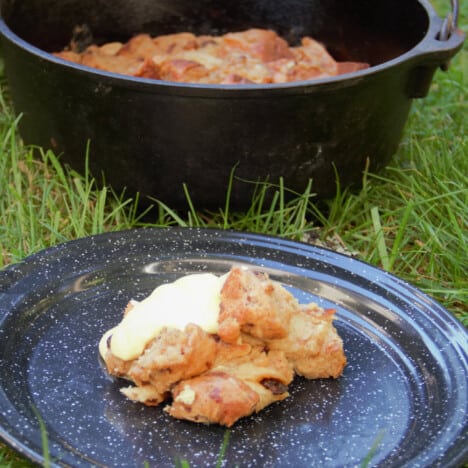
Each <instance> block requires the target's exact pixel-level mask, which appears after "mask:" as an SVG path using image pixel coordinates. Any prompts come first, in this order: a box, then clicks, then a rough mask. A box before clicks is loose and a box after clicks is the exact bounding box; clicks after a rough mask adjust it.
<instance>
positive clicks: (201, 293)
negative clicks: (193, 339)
mask: <svg viewBox="0 0 468 468" xmlns="http://www.w3.org/2000/svg"><path fill="white" fill-rule="evenodd" d="M226 277H227V275H223V276H221V277H219V276H216V275H214V274H212V273H199V274H192V275H187V276H184V277H182V278H179V279H178V280H176V281H174V282H173V283H169V284H163V285H161V286H159V287H157V288H156V289H155V290H154V291H153V292H152V293H151V295H150V296H148V297H147V298H146V299H144V300H143V301H141V302H136V301H134V302H133V308H132V309H131V310H130V311H129V312H128V313H127V315H126V316H125V317H124V318H123V320H122V321H121V322H120V323H119V324H118V325H117V326H116V327H114V328H112V329H110V330H108V331H107V332H106V333H105V334H104V335H103V337H102V338H101V341H100V342H99V352H100V353H101V356H103V357H104V355H105V353H106V352H107V340H108V338H109V336H111V335H112V340H111V343H110V349H111V351H112V354H113V355H114V356H116V357H118V358H120V359H123V360H125V361H129V360H131V359H135V358H137V357H138V356H140V355H141V353H142V352H143V350H144V349H145V347H146V345H147V344H148V343H149V342H150V341H151V340H152V339H154V338H155V337H156V336H157V335H158V334H159V332H160V331H161V330H162V329H163V328H164V327H168V328H177V329H179V330H184V328H185V327H186V325H188V324H189V323H193V324H195V325H198V326H199V327H200V328H202V329H203V330H205V331H206V332H208V333H217V331H218V316H219V305H220V299H221V295H220V293H221V288H222V286H223V284H224V281H225V280H226Z"/></svg>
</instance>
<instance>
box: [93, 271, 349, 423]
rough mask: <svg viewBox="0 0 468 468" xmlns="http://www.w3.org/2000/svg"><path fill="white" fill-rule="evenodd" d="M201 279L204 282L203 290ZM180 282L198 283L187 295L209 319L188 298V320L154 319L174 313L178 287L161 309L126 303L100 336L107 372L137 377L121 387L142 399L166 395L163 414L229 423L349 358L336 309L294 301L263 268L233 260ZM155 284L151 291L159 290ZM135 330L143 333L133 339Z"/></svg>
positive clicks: (328, 374) (153, 401)
mask: <svg viewBox="0 0 468 468" xmlns="http://www.w3.org/2000/svg"><path fill="white" fill-rule="evenodd" d="M202 279H203V281H205V280H206V281H205V282H206V284H208V283H209V288H205V289H204V287H201V284H202V283H201V282H200V280H202ZM183 281H185V283H187V284H189V282H190V281H193V282H194V284H195V283H197V282H198V283H197V285H196V287H192V288H191V292H190V294H198V295H199V296H201V295H205V297H204V298H202V299H201V301H200V303H201V304H202V306H201V307H208V308H211V309H212V310H211V312H210V314H211V316H210V320H207V318H206V317H201V315H202V314H203V310H201V309H200V308H199V309H198V310H194V311H193V312H194V313H193V314H191V313H190V312H191V309H192V304H195V300H194V299H193V298H189V300H188V301H187V304H188V306H186V307H187V309H188V311H185V312H187V313H186V314H185V319H184V320H185V323H184V320H179V321H177V320H175V321H174V319H173V320H172V323H169V324H168V325H165V324H164V320H159V322H158V321H157V320H155V318H154V317H159V319H160V318H161V315H164V316H168V317H169V316H171V315H174V316H175V315H177V314H176V312H175V310H174V311H172V312H173V314H171V310H170V309H171V305H172V302H171V301H170V298H171V297H174V309H175V308H176V306H177V305H178V307H179V309H180V307H182V305H180V304H177V301H178V300H180V292H179V293H178V292H177V291H175V290H174V291H172V292H171V293H173V294H176V295H178V297H177V298H176V296H167V297H166V298H165V302H164V304H165V306H164V307H165V308H166V309H167V308H169V311H168V310H162V309H161V304H162V303H161V302H160V304H159V307H158V304H157V303H155V304H154V307H153V304H150V303H147V304H146V305H145V306H144V307H143V306H141V304H143V302H144V301H143V302H142V303H136V302H130V303H129V305H128V306H127V309H126V311H125V312H124V319H123V320H122V322H121V324H119V325H118V326H117V327H115V328H113V329H111V330H109V331H108V332H106V333H105V334H104V336H103V337H102V339H101V342H100V346H99V347H100V353H101V356H102V358H103V360H104V362H105V364H106V368H107V371H108V372H109V374H111V375H113V376H116V377H122V378H124V379H128V380H130V381H131V382H132V383H133V385H131V386H129V387H125V388H122V389H121V392H122V393H123V394H124V395H125V396H126V397H127V398H129V399H131V400H133V401H136V402H140V403H143V404H145V405H159V404H160V403H162V402H164V401H167V402H168V403H169V404H168V405H167V406H166V407H165V411H166V412H167V413H169V414H170V415H171V416H173V417H175V418H179V419H185V420H189V421H194V422H200V423H205V424H212V423H216V424H221V425H224V426H227V427H230V426H232V425H233V424H234V423H235V422H236V421H237V420H239V419H240V418H242V417H245V416H248V415H251V414H253V413H256V412H258V411H260V410H262V409H263V408H265V407H266V406H268V405H270V404H272V403H274V402H277V401H280V400H283V399H285V398H286V397H287V396H288V395H289V394H288V385H289V384H290V383H291V382H292V380H293V378H294V375H295V374H299V375H302V376H304V377H306V378H308V379H316V378H337V377H339V376H340V375H341V374H342V372H343V369H344V367H345V365H346V357H345V354H344V351H343V342H342V340H341V338H340V337H339V336H338V333H337V331H336V329H335V327H334V326H333V319H334V315H335V311H334V310H332V309H323V308H320V307H318V306H317V305H316V304H314V303H311V304H299V303H298V301H297V300H296V299H295V297H294V296H293V295H292V294H291V293H289V292H288V291H287V290H286V289H285V288H284V287H282V286H281V285H280V284H279V283H278V282H275V281H272V280H271V279H270V278H269V277H268V275H267V274H265V273H258V272H254V271H251V270H249V269H245V268H239V267H233V268H232V269H231V270H230V272H229V273H228V274H227V275H224V276H223V277H220V278H218V277H214V275H212V277H207V276H206V274H205V277H204V278H201V275H190V276H188V277H185V278H184V280H183ZM174 284H175V283H174ZM157 291H158V290H155V292H154V293H153V295H155V296H158V297H161V294H159V295H158V293H157ZM208 296H210V297H208ZM204 304H208V305H207V306H205V305H204ZM193 308H194V309H196V307H195V305H194V307H193ZM214 313H216V314H217V315H216V317H215V316H214V315H213V314H214ZM132 314H134V315H133V316H132ZM213 317H214V318H215V319H216V320H215V323H213V320H214V318H213ZM145 318H147V322H148V326H145ZM168 321H169V322H170V320H168ZM156 322H157V323H158V325H157V326H155V325H154V324H155V323H156ZM129 323H130V324H132V323H133V326H135V324H137V325H138V326H140V327H141V329H140V330H136V328H137V326H135V328H134V329H131V327H129V326H128V324H129ZM125 327H127V328H125ZM151 327H153V331H152V332H151V331H149V330H150V329H151ZM135 330H136V331H135ZM135 337H137V338H141V339H140V341H139V342H138V343H137V341H138V340H135ZM114 338H115V341H116V343H113V340H114ZM117 338H119V340H120V344H119V343H118V342H117ZM122 343H123V345H122ZM132 343H137V345H135V346H133V345H132ZM127 344H128V346H127ZM132 346H133V347H132Z"/></svg>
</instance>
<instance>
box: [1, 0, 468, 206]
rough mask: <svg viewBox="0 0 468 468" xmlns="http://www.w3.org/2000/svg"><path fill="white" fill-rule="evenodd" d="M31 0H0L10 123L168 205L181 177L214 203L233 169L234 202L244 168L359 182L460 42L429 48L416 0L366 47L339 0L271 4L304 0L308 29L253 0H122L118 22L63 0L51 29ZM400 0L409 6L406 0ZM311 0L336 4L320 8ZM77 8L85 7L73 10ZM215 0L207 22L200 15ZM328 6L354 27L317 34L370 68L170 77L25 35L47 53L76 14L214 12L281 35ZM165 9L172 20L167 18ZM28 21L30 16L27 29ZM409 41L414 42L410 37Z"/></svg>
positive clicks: (207, 25) (107, 34) (324, 182)
mask: <svg viewBox="0 0 468 468" xmlns="http://www.w3.org/2000/svg"><path fill="white" fill-rule="evenodd" d="M38 3H41V4H42V10H41V11H42V12H43V11H44V8H43V4H44V2H37V1H36V2H34V1H23V2H21V3H20V5H21V6H17V5H18V3H17V2H13V1H12V0H10V1H4V2H3V4H2V13H3V15H4V17H5V18H6V22H7V24H8V22H10V23H14V26H15V28H16V32H17V33H18V34H22V38H21V39H19V38H17V37H14V38H13V39H16V40H12V36H11V35H6V34H4V30H2V36H3V55H4V59H5V63H6V70H7V76H8V79H9V82H10V87H11V92H12V96H13V101H14V105H15V109H16V111H17V112H21V113H22V114H23V115H22V118H21V121H20V129H21V133H22V136H23V138H24V140H25V141H26V142H27V143H33V144H38V145H40V146H43V147H46V148H52V149H54V150H55V151H56V152H57V153H63V159H64V161H66V162H68V163H70V164H71V165H72V166H73V167H74V168H76V169H78V170H83V169H84V164H85V154H86V148H87V145H88V142H89V145H90V146H89V163H90V168H91V171H92V172H93V174H94V175H96V176H99V174H100V173H101V172H103V173H104V174H105V180H106V182H107V183H110V184H111V185H112V186H113V187H114V188H115V189H117V190H120V189H121V188H124V187H126V188H127V190H128V191H129V192H130V193H132V192H140V193H141V194H143V195H149V196H153V197H155V198H158V199H160V200H162V201H163V202H165V203H167V204H169V205H170V206H173V207H182V206H184V205H185V203H186V200H185V195H184V192H183V190H182V184H184V183H186V184H187V186H188V191H189V193H190V197H191V199H192V200H193V201H194V203H195V205H196V206H197V207H216V206H220V205H222V204H223V203H224V200H225V197H226V190H227V187H228V184H229V180H230V175H231V173H232V171H233V170H234V169H235V178H236V180H235V183H234V186H233V191H232V195H231V203H232V206H233V207H236V208H243V207H246V206H248V205H249V203H250V200H251V196H252V191H253V188H254V185H253V184H246V183H245V182H244V181H245V180H247V181H264V180H266V179H268V180H269V181H270V182H273V183H277V182H278V179H279V178H280V177H283V179H284V185H285V186H286V187H288V188H291V189H293V190H296V191H298V192H302V191H303V190H304V189H305V188H306V186H307V184H308V182H309V179H312V181H313V182H312V183H313V185H312V190H313V192H316V193H318V195H319V196H321V197H328V196H331V195H333V194H334V192H335V179H336V173H337V174H338V176H339V180H340V183H341V185H342V186H352V185H359V183H360V181H361V178H362V173H363V170H364V168H365V167H366V164H367V162H369V163H370V169H371V170H372V171H376V170H379V169H380V168H381V167H382V166H384V165H385V164H386V163H387V162H388V160H389V158H390V157H391V155H392V154H393V153H394V152H395V150H396V148H397V146H398V144H399V141H400V139H401V135H402V131H403V128H404V125H405V122H406V119H407V116H408V111H409V109H410V105H411V100H412V98H413V97H417V96H420V95H424V93H425V91H426V90H427V84H428V83H429V82H430V80H431V78H432V74H433V73H434V71H435V69H436V68H437V66H439V65H441V64H442V63H444V62H445V61H446V60H447V59H448V57H450V56H451V55H453V54H454V53H455V51H456V50H457V49H458V48H459V47H460V46H461V44H462V42H463V38H462V37H456V38H455V39H453V40H452V43H450V44H448V45H447V46H440V48H439V46H438V45H437V49H436V50H435V51H434V50H431V48H430V47H429V48H428V47H427V45H425V44H424V40H423V39H424V37H425V35H426V36H427V35H428V31H429V32H430V33H431V34H435V28H437V27H438V24H434V19H433V18H431V16H430V15H429V14H428V13H427V11H426V10H425V9H424V8H423V7H422V6H421V4H420V3H419V2H416V1H414V2H412V3H410V4H409V5H410V8H409V10H410V11H411V12H412V13H413V16H412V17H411V15H410V18H411V19H410V20H406V21H407V23H408V24H406V25H405V26H406V32H405V31H403V32H401V31H400V34H399V39H398V41H397V40H395V39H394V37H393V36H392V34H393V32H394V29H395V24H390V25H388V27H387V30H386V34H387V36H385V37H387V39H385V37H384V36H382V38H381V41H383V40H384V39H385V41H384V43H382V42H381V43H380V44H377V45H375V43H376V42H377V43H378V41H369V42H372V43H373V44H374V45H372V46H370V45H368V46H367V47H366V45H365V44H364V45H360V44H361V42H359V41H362V40H363V39H362V38H363V37H369V39H371V38H372V35H373V34H374V38H375V37H377V36H375V35H376V34H377V33H376V31H375V30H366V29H365V28H363V27H362V25H360V23H359V21H360V20H359V18H354V19H351V20H349V19H347V17H349V12H348V15H347V17H346V15H344V13H343V11H342V10H343V8H341V7H340V8H338V6H337V5H338V4H339V2H333V1H331V2H321V3H320V2H317V1H309V2H297V1H296V2H295V1H291V2H284V1H283V2H279V4H278V5H279V7H281V8H283V10H282V11H283V12H284V11H287V8H289V9H290V10H291V11H296V10H294V8H296V9H297V11H296V13H297V14H296V17H295V21H299V19H298V18H299V16H300V15H299V12H300V11H302V12H303V13H304V11H305V10H303V8H304V7H303V6H302V7H301V8H299V7H297V5H298V4H301V3H302V4H304V3H308V4H309V7H310V8H312V7H313V6H314V5H315V6H316V12H318V13H320V15H317V17H318V18H319V19H320V18H322V21H321V22H320V21H318V23H319V25H320V24H321V25H322V26H319V27H318V29H317V30H314V31H312V33H310V32H309V31H310V29H311V28H312V24H315V23H314V22H313V21H312V20H311V19H308V20H307V21H309V22H310V25H309V26H310V27H309V28H307V21H305V20H304V22H303V23H302V24H301V23H295V28H293V27H290V28H289V29H287V22H285V21H286V20H284V19H281V20H279V19H278V18H276V16H278V15H279V13H278V11H277V10H275V9H273V10H271V11H270V10H268V9H267V10H265V8H266V7H265V5H266V3H265V2H264V1H257V2H253V1H249V2H232V3H233V5H234V4H235V5H237V6H236V7H235V8H234V7H233V8H234V10H235V11H234V10H233V11H232V12H230V14H229V15H227V14H226V12H221V13H223V17H226V18H229V20H227V19H225V20H224V22H223V21H221V20H220V19H219V15H220V14H221V13H219V11H218V10H216V9H215V8H214V5H215V4H216V3H219V2H210V1H207V0H205V1H203V2H199V3H197V2H195V3H196V5H198V6H199V8H200V5H203V6H204V10H203V11H204V12H208V13H206V15H205V16H203V15H201V18H202V19H203V21H201V20H200V21H199V22H198V23H197V22H196V21H195V22H194V19H193V18H197V17H198V18H199V17H200V14H199V15H198V16H196V15H195V16H194V14H192V12H193V11H194V10H196V9H197V8H191V6H190V5H193V4H192V2H183V1H180V2H176V3H172V4H171V5H173V6H172V9H171V8H169V4H168V3H167V2H163V1H161V2H148V1H146V2H144V1H140V2H127V3H125V5H127V6H126V7H123V6H122V8H124V10H125V8H127V9H128V8H129V7H128V5H129V4H130V6H131V12H132V14H130V11H127V12H126V16H127V18H128V20H127V21H125V18H124V16H125V14H123V13H125V11H123V12H122V16H121V17H119V18H115V17H114V18H107V17H106V14H105V13H104V3H105V2H92V4H93V5H94V6H93V8H94V9H95V10H93V8H91V5H86V3H88V2H84V1H82V2H77V1H76V2H70V1H68V2H65V3H67V4H68V6H69V8H70V10H69V11H70V12H71V13H73V14H71V15H69V16H67V20H66V21H68V22H69V24H68V25H62V29H60V28H56V29H55V30H54V33H51V34H49V35H47V34H46V29H44V28H46V27H47V22H48V21H49V23H50V24H49V30H50V29H51V28H50V26H51V24H54V21H55V22H56V23H57V22H59V23H60V21H59V20H57V18H59V17H60V15H59V14H58V13H57V17H55V15H53V14H51V16H52V18H50V17H48V18H37V20H38V21H37V23H36V22H34V21H33V19H34V16H35V14H36V15H37V14H38V11H39V8H38V6H37V4H38ZM48 3H56V2H51V1H50V2H48ZM144 3H146V4H147V5H146V6H148V5H149V4H151V5H153V9H154V5H159V7H160V8H156V9H155V10H154V11H153V12H152V15H153V16H151V14H150V13H151V11H148V10H146V16H145V15H144V14H143V13H138V12H140V11H142V12H144V11H145V10H144V9H143V10H142V9H141V8H142V4H144ZM229 3H230V2H227V4H229ZM270 3H271V2H270ZM367 3H368V2H367ZM387 3H389V2H387ZM390 3H391V2H390ZM394 3H395V2H394ZM396 3H398V2H396ZM401 3H402V4H403V3H404V4H405V5H406V7H405V8H407V9H408V2H407V0H405V2H401ZM246 4H248V5H246ZM322 4H323V5H328V8H334V9H335V10H334V11H329V10H328V11H327V8H326V7H324V6H323V5H322ZM71 5H73V8H71ZM80 5H81V6H80ZM113 5H114V4H113ZM138 5H139V7H138V8H137V6H138ZM174 5H175V6H174ZM239 5H240V6H239ZM242 5H244V9H246V11H248V12H250V16H251V17H250V18H249V20H248V21H247V19H246V18H247V15H246V13H245V12H244V13H242V11H241V12H239V11H240V10H242ZM295 5H296V6H295ZM317 5H322V6H321V7H320V8H318V7H317ZM354 5H356V3H354ZM28 6H29V8H30V9H29V10H28ZM247 6H249V8H250V9H247ZM87 7H88V13H89V16H86V15H85V12H86V8H87ZM164 7H165V8H164ZM367 7H370V4H369V3H368V4H367ZM112 8H113V11H114V10H115V8H114V6H113V7H112ZM317 8H318V9H317ZM15 9H17V10H15ZM52 10H53V8H52V9H51V10H49V9H47V11H52ZM75 10H76V11H75ZM91 10H93V11H91ZM107 10H109V9H107ZM117 10H118V8H117ZM150 10H151V8H150ZM390 10H391V11H394V9H390ZM390 10H389V11H390ZM54 11H57V10H54ZM216 11H218V13H217V15H218V20H217V21H218V22H216V18H214V19H213V18H212V17H213V16H216V15H215V14H214V13H213V12H216ZM268 11H269V15H270V16H268V15H267V13H266V12H268ZM338 11H339V12H340V14H339V15H338V13H337V12H338ZM364 11H368V10H365V9H361V13H363V12H364ZM27 12H29V14H27V15H26V13H27ZM90 12H91V13H92V14H91V13H90ZM161 12H164V14H162V13H161ZM107 13H109V11H107ZM195 13H197V12H196V11H195ZM234 13H235V14H234ZM255 14H258V15H259V17H258V18H257V19H256V18H253V17H252V16H255ZM73 15H75V17H73ZM168 15H169V16H168ZM236 15H237V16H236ZM275 15H276V16H275ZM293 16H294V15H293ZM265 17H267V18H266V19H265ZM332 17H335V18H337V17H339V18H341V19H340V20H339V21H338V26H340V25H341V27H337V31H345V33H347V34H351V33H352V31H355V32H356V34H355V35H356V36H357V37H358V39H359V40H358V39H355V40H354V42H353V41H351V40H350V41H348V42H347V44H348V45H347V46H346V47H345V46H343V45H340V44H342V43H340V42H338V41H336V39H335V41H336V42H333V41H332V39H328V42H329V44H330V45H329V47H330V48H331V49H332V50H333V51H334V53H335V55H341V56H342V57H340V58H341V59H350V60H368V61H371V62H372V65H374V66H373V67H372V68H370V69H369V70H366V71H363V72H357V73H354V74H350V75H349V76H346V77H345V76H344V77H336V78H332V79H326V80H319V81H315V82H302V83H296V84H287V85H273V86H271V85H270V86H261V85H253V86H249V85H247V86H242V87H233V86H222V85H219V86H203V85H181V84H175V83H157V82H154V81H150V80H147V79H140V78H131V77H123V76H119V75H115V74H111V73H106V72H100V71H99V72H98V71H95V70H91V69H87V68H85V67H81V66H78V65H75V64H69V63H67V62H64V61H62V60H60V59H57V58H55V57H53V56H52V55H50V54H48V53H47V52H44V51H41V50H39V49H37V48H36V47H35V46H31V45H30V44H31V43H34V44H36V45H37V46H40V47H41V48H43V49H44V50H48V51H49V52H50V51H53V50H57V49H60V48H61V47H63V46H64V45H65V44H66V43H67V41H68V40H69V38H70V31H71V28H72V27H73V25H75V24H80V23H83V22H85V21H86V20H87V21H88V22H90V21H94V23H93V24H92V30H93V32H94V33H95V34H96V33H100V34H101V35H102V36H103V39H102V40H109V39H116V38H117V36H116V34H117V33H116V31H117V30H116V29H114V31H112V30H111V29H112V27H113V28H117V27H118V28H119V29H118V30H119V31H124V36H128V37H129V36H131V35H132V34H134V33H137V32H140V31H148V32H150V33H152V34H162V33H167V32H170V31H171V30H172V31H174V30H176V31H177V30H179V31H180V30H191V31H194V32H214V28H215V25H219V24H222V30H221V31H220V32H224V31H225V30H236V29H237V30H239V29H244V28H245V27H251V26H258V27H275V26H276V29H277V30H279V31H280V32H282V33H283V35H285V36H289V37H292V35H293V34H296V35H298V36H301V35H303V34H310V35H314V37H318V38H320V39H321V40H324V41H326V40H327V37H329V35H330V33H329V32H328V30H327V28H326V24H327V23H328V24H329V23H330V18H332ZM405 17H406V18H408V15H405ZM8 18H9V20H8ZM19 18H28V19H27V20H22V19H19ZM93 18H94V19H93ZM143 18H146V20H145V21H144V22H143ZM236 18H237V19H236ZM281 18H284V15H283V16H281ZM327 18H328V21H326V19H327ZM397 19H398V18H395V17H394V18H392V21H397ZM177 21H178V22H179V23H181V24H178V25H177V27H176V26H175V24H176V22H177ZM171 22H172V23H171ZM39 23H40V24H41V26H40V27H39V26H38V27H37V28H36V29H35V26H34V25H35V24H39ZM435 23H437V21H436V22H435ZM57 24H58V23H57ZM349 24H351V25H349ZM358 24H359V25H360V26H359V27H358V26H357V25H358ZM385 24H387V23H386V22H385ZM112 25H114V26H112ZM115 25H117V26H115ZM162 25H164V28H166V29H164V28H162ZM171 28H172V29H171ZM346 28H348V31H347V32H346ZM3 29H5V28H3ZM381 29H383V28H381ZM313 33H315V34H313ZM343 34H344V33H343ZM338 35H339V34H338ZM13 36H15V35H13ZM23 38H24V39H23ZM47 38H48V39H47ZM119 38H120V37H119ZM26 39H27V40H28V41H30V42H26ZM292 40H294V38H292ZM364 43H365V41H364ZM414 43H415V44H414ZM417 44H419V47H414V45H417ZM412 45H413V47H412ZM432 45H433V42H431V43H430V46H432ZM411 47H412V49H411ZM407 49H410V52H408V51H407ZM411 51H412V52H411ZM405 54H406V55H407V57H405ZM392 57H393V58H392ZM421 87H423V88H424V89H421Z"/></svg>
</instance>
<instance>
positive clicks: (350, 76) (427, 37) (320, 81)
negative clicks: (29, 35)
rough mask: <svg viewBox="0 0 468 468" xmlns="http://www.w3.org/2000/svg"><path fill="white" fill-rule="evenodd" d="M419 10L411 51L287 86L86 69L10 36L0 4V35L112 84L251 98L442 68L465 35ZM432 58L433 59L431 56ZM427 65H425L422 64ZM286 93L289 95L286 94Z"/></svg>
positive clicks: (427, 7) (425, 0)
mask: <svg viewBox="0 0 468 468" xmlns="http://www.w3.org/2000/svg"><path fill="white" fill-rule="evenodd" d="M417 2H418V3H419V4H420V5H421V6H422V7H423V9H424V11H425V13H426V14H427V19H428V28H427V31H426V33H425V34H424V37H423V38H422V39H421V40H420V41H419V42H418V43H417V44H415V45H414V46H413V47H412V48H411V49H409V50H407V51H406V52H404V53H403V54H401V55H399V56H397V57H395V58H393V59H391V60H388V61H385V62H383V63H380V64H378V65H373V66H371V67H369V68H367V69H364V70H358V71H355V72H352V73H345V74H342V75H336V76H332V77H326V78H313V79H310V80H302V81H293V82H288V83H270V84H201V83H180V82H172V81H165V80H155V79H152V78H142V77H134V76H129V75H124V74H119V73H113V72H108V71H104V70H99V69H97V68H92V67H87V66H85V65H80V64H77V63H74V62H70V61H67V60H64V59H62V58H59V57H56V56H54V55H53V54H52V53H49V52H46V51H44V50H43V49H40V48H39V47H37V46H35V45H33V44H31V43H29V42H27V41H26V40H24V39H22V38H21V37H20V36H18V35H17V34H16V33H14V32H13V31H12V30H11V29H10V28H9V26H8V25H7V24H6V23H5V21H4V19H3V16H2V14H1V4H0V36H3V37H4V38H6V39H8V40H9V41H10V42H11V43H12V44H14V45H16V46H17V47H20V48H21V49H23V50H24V51H26V52H29V53H31V54H32V55H34V56H36V57H38V58H39V59H42V60H45V61H47V62H51V63H53V64H55V65H59V66H60V67H63V68H65V69H67V68H68V69H72V70H75V71H77V72H78V73H79V74H82V75H87V76H90V77H92V76H95V75H97V76H99V77H102V78H103V79H105V80H108V81H109V80H110V81H113V82H114V83H120V84H127V85H129V87H139V88H140V89H150V88H152V91H153V92H154V91H160V92H165V93H168V94H179V95H181V94H182V95H197V96H203V97H210V96H211V95H212V93H214V94H215V95H216V97H217V98H219V97H226V98H227V97H239V94H242V95H243V96H246V97H247V96H255V95H257V94H261V95H262V96H265V95H269V94H275V93H278V92H280V93H282V94H284V93H285V92H287V94H291V93H294V94H296V93H300V94H302V93H303V92H304V91H305V90H307V91H311V90H313V89H316V88H320V89H321V90H322V89H324V88H329V87H331V88H335V87H340V88H342V87H343V86H350V85H353V84H355V83H356V82H360V81H362V79H364V78H366V77H369V76H373V75H376V74H379V73H380V72H383V71H385V70H388V69H390V68H394V67H396V66H399V65H402V64H407V65H414V64H415V63H416V64H419V63H420V62H421V64H423V65H425V64H426V65H430V66H432V67H434V68H436V67H438V66H441V67H442V66H444V64H446V62H447V61H448V59H449V58H450V57H452V56H453V55H454V54H455V53H456V52H457V51H458V50H459V49H460V48H461V46H462V45H463V42H464V38H465V34H464V33H463V32H462V31H460V30H456V31H455V32H454V33H453V34H452V35H451V37H450V38H449V39H447V40H445V41H440V40H438V39H437V37H438V35H439V33H440V31H441V28H442V24H443V20H442V19H441V18H440V17H439V16H438V14H437V13H436V12H435V10H434V8H433V6H432V4H431V3H430V1H429V0H417ZM432 56H434V57H432ZM425 62H427V63H425ZM288 91H289V92H288Z"/></svg>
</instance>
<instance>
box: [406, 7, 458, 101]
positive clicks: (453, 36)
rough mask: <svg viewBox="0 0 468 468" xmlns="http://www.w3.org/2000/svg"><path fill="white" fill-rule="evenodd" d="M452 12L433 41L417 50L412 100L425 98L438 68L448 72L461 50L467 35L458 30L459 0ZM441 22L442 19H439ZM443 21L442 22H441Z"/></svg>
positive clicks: (411, 84)
mask: <svg viewBox="0 0 468 468" xmlns="http://www.w3.org/2000/svg"><path fill="white" fill-rule="evenodd" d="M451 4H452V11H451V12H449V13H448V15H447V17H446V18H445V20H443V21H442V24H441V28H440V31H439V32H437V33H436V34H435V35H434V37H433V38H432V39H429V40H428V41H425V42H424V43H423V44H421V47H420V48H419V49H417V50H415V55H414V58H415V59H416V60H415V62H413V66H414V68H413V70H412V73H411V74H410V79H409V83H408V88H407V90H408V95H409V97H411V98H423V97H425V96H426V95H427V93H428V92H429V87H430V84H431V82H432V78H433V75H434V72H435V70H436V69H437V67H440V68H441V69H442V70H443V71H447V70H448V68H449V65H450V60H451V58H452V57H453V56H454V55H455V54H456V53H457V52H458V51H459V50H460V49H461V47H462V46H463V42H464V40H465V34H464V33H463V31H461V30H460V29H458V27H457V26H458V0H451ZM439 20H440V18H439ZM440 21H441V20H440Z"/></svg>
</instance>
